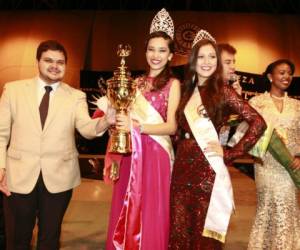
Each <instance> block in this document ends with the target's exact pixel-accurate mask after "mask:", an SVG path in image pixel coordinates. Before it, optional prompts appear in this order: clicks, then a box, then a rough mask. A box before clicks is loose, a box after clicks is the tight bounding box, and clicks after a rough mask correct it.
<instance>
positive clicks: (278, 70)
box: [268, 63, 293, 92]
mask: <svg viewBox="0 0 300 250" xmlns="http://www.w3.org/2000/svg"><path fill="white" fill-rule="evenodd" d="M268 78H269V80H270V81H271V91H274V90H275V91H280V92H284V91H285V90H286V89H287V88H288V87H289V86H290V85H291V82H292V78H293V74H292V69H291V67H290V66H289V65H288V64H286V63H282V64H279V65H277V66H276V67H275V68H274V70H273V71H272V72H271V73H270V74H268Z"/></svg>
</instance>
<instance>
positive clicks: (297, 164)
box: [291, 156, 300, 170]
mask: <svg viewBox="0 0 300 250" xmlns="http://www.w3.org/2000/svg"><path fill="white" fill-rule="evenodd" d="M291 167H292V168H293V169H294V170H300V158H299V157H298V156H295V157H294V160H293V161H292V164H291Z"/></svg>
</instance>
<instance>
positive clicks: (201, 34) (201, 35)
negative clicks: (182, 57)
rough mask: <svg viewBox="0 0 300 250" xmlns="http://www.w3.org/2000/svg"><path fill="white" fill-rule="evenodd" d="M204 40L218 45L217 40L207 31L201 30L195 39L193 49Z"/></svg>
mask: <svg viewBox="0 0 300 250" xmlns="http://www.w3.org/2000/svg"><path fill="white" fill-rule="evenodd" d="M203 39H207V40H210V41H212V42H214V43H217V42H216V39H214V38H213V36H212V35H211V34H209V33H208V31H206V30H200V31H198V33H197V35H196V36H195V38H194V41H193V43H192V48H193V47H194V46H195V44H196V43H197V42H199V41H200V40H203Z"/></svg>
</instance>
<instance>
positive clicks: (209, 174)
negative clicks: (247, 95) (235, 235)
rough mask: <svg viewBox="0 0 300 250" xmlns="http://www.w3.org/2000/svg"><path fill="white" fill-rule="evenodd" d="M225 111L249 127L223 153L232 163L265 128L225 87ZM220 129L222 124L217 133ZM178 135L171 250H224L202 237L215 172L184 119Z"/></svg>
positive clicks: (173, 189)
mask: <svg viewBox="0 0 300 250" xmlns="http://www.w3.org/2000/svg"><path fill="white" fill-rule="evenodd" d="M223 108H224V110H226V111H229V113H236V114H239V115H240V116H241V117H242V119H244V120H246V121H247V122H248V124H249V129H248V131H247V133H246V134H245V136H244V137H243V138H242V139H241V141H240V142H239V143H238V144H237V145H236V146H235V147H234V148H232V149H230V150H226V149H225V150H224V161H225V163H229V162H231V161H232V160H234V159H235V158H237V157H239V156H242V155H243V154H244V153H245V152H247V151H248V150H249V149H250V148H251V147H252V146H253V145H254V144H255V143H256V141H257V140H258V139H259V137H260V136H261V135H262V134H263V132H264V130H265V128H266V124H265V122H264V120H263V119H262V117H261V116H260V115H259V114H258V113H257V112H256V111H255V110H254V109H253V108H251V107H250V106H249V105H248V103H247V102H245V101H244V100H243V99H241V98H240V97H239V96H238V95H237V94H236V93H235V91H234V90H233V89H232V88H231V87H228V86H224V105H223ZM227 113H228V112H227ZM225 120H226V119H225V117H224V121H225ZM221 125H222V124H219V125H218V126H217V129H218V128H220V127H221ZM179 131H180V134H181V135H182V136H181V139H180V140H179V141H178V145H177V153H176V159H175V163H174V168H173V175H172V182H171V222H170V230H171V232H170V241H169V249H171V250H176V249H180V250H200V249H201V250H217V249H222V243H221V242H219V241H217V240H214V239H212V238H207V237H203V236H202V231H203V228H204V222H205V218H206V213H207V209H208V205H209V201H210V197H211V193H212V188H213V185H214V179H215V172H214V171H213V169H212V167H211V166H210V165H209V163H208V161H207V160H206V158H205V156H204V154H203V152H202V151H201V149H200V147H199V146H198V144H197V142H196V140H195V139H194V138H193V135H192V132H191V129H190V127H189V125H188V123H187V121H186V119H185V118H184V119H182V121H179Z"/></svg>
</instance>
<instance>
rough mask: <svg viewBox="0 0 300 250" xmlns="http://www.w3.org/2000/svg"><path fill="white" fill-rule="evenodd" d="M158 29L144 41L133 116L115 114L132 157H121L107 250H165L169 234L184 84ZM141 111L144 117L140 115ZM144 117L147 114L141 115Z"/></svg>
mask: <svg viewBox="0 0 300 250" xmlns="http://www.w3.org/2000/svg"><path fill="white" fill-rule="evenodd" d="M171 37H172V35H171V36H170V35H169V34H167V33H166V32H163V31H154V32H152V33H151V34H150V35H149V38H148V39H147V42H146V59H147V63H148V65H149V70H148V72H147V74H146V75H145V76H143V77H140V78H138V79H137V80H136V81H137V86H138V97H137V99H136V101H135V103H134V105H133V107H132V111H131V114H130V115H129V116H126V115H117V116H116V127H117V128H118V129H123V130H127V131H130V130H131V133H132V138H133V150H132V151H133V152H132V154H131V155H127V156H122V157H119V163H120V175H119V176H120V177H119V179H118V180H117V181H115V183H114V190H113V198H112V204H111V212H110V219H109V228H108V236H107V242H106V249H108V250H113V249H128V250H134V249H142V250H147V249H149V250H153V249H156V250H166V249H167V248H168V237H169V194H170V180H171V168H172V160H173V151H172V144H171V140H170V136H169V135H172V134H174V133H175V131H176V128H177V127H176V120H175V112H176V109H177V106H178V103H179V99H180V83H179V81H178V80H177V79H175V78H174V77H173V76H172V73H171V70H170V68H169V61H170V60H171V58H172V56H173V52H174V42H173V40H172V38H171ZM140 112H142V113H143V115H140V114H141V113H140ZM142 116H143V117H142Z"/></svg>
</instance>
